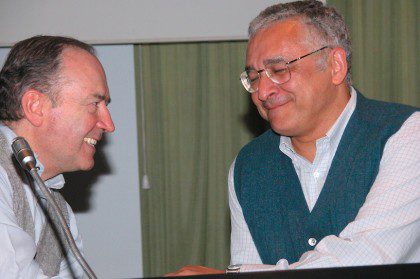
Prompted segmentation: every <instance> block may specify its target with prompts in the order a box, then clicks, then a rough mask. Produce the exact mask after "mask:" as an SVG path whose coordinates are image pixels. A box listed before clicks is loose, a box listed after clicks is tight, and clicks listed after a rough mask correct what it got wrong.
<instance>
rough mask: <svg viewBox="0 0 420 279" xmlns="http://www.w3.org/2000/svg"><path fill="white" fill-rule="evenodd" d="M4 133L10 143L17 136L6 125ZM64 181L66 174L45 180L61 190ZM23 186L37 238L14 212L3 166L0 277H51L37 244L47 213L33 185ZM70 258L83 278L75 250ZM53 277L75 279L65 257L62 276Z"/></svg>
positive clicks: (79, 244) (72, 225)
mask: <svg viewBox="0 0 420 279" xmlns="http://www.w3.org/2000/svg"><path fill="white" fill-rule="evenodd" d="M0 132H1V133H3V134H4V135H5V136H6V138H7V140H8V142H9V143H11V142H12V140H13V138H14V137H15V136H16V135H15V134H14V133H13V132H12V131H11V130H10V129H9V128H8V127H6V126H3V125H2V124H0ZM37 166H38V167H40V171H39V172H40V173H42V171H43V166H42V165H41V164H40V163H39V162H38V164H37ZM64 182H65V181H64V177H63V175H58V176H55V177H53V178H51V179H49V180H47V181H45V184H46V186H47V187H48V188H53V189H60V188H62V187H63V186H64ZM23 187H24V190H25V194H26V198H27V200H28V203H29V208H30V210H31V215H32V217H33V221H34V229H35V240H34V239H33V238H32V237H31V236H30V235H29V234H28V233H26V232H25V231H24V230H23V229H22V228H20V227H19V226H18V224H17V220H16V217H15V214H14V212H13V201H12V197H13V192H12V186H11V184H10V181H9V178H8V176H7V173H6V171H5V170H4V168H3V167H2V166H0V278H25V279H26V278H48V277H47V276H45V275H44V274H43V272H42V270H41V269H40V267H39V265H38V263H37V262H35V260H34V257H35V253H36V246H37V244H38V241H39V237H40V234H41V230H42V228H43V226H44V223H45V215H44V213H43V211H42V209H41V207H40V206H39V204H38V200H37V198H36V197H35V195H34V193H33V192H32V190H31V188H30V187H29V186H28V185H26V184H24V185H23ZM67 209H68V212H69V221H70V231H71V233H72V235H73V238H74V240H75V242H76V245H77V247H78V248H79V249H80V250H82V239H81V236H80V234H79V232H78V229H77V225H76V219H75V216H74V214H73V211H72V210H71V208H70V206H69V205H68V204H67ZM68 260H69V263H70V265H71V268H72V270H73V272H74V273H75V276H76V277H77V278H82V277H83V276H84V275H83V269H82V268H81V266H80V265H79V263H78V262H77V261H76V259H75V258H74V257H73V254H72V252H71V251H69V252H68ZM53 278H73V277H72V275H71V273H70V270H69V267H68V265H67V263H66V261H65V260H64V261H62V262H61V265H60V272H59V275H58V276H56V277H53Z"/></svg>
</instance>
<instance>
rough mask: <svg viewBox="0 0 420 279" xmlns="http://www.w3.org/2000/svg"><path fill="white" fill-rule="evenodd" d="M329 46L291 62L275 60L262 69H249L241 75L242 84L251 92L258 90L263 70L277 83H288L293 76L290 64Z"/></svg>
mask: <svg viewBox="0 0 420 279" xmlns="http://www.w3.org/2000/svg"><path fill="white" fill-rule="evenodd" d="M328 47H329V46H323V47H321V48H320V49H317V50H314V51H312V52H310V53H308V54H305V55H302V56H301V57H298V58H296V59H293V60H291V61H289V62H285V61H275V60H274V61H273V62H270V63H267V65H265V66H264V68H262V69H261V70H255V69H247V70H245V71H243V72H242V73H241V76H240V77H241V81H242V84H243V86H244V87H245V89H246V91H248V92H249V93H254V92H257V91H258V85H259V81H260V78H261V73H262V72H265V74H266V75H267V77H268V78H269V79H270V80H272V81H273V82H274V83H276V84H283V83H286V82H288V81H289V80H290V78H291V74H290V68H289V65H290V64H292V63H294V62H296V61H299V60H301V59H303V58H305V57H307V56H309V55H311V54H314V53H317V52H319V51H321V50H323V49H326V48H328Z"/></svg>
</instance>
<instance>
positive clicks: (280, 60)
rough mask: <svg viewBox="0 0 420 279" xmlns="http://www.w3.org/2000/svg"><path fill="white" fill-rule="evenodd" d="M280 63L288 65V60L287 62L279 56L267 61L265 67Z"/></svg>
mask: <svg viewBox="0 0 420 279" xmlns="http://www.w3.org/2000/svg"><path fill="white" fill-rule="evenodd" d="M280 62H284V63H287V62H288V60H286V59H285V58H284V57H283V56H277V57H273V58H268V59H265V60H264V61H263V63H264V65H268V64H274V63H280Z"/></svg>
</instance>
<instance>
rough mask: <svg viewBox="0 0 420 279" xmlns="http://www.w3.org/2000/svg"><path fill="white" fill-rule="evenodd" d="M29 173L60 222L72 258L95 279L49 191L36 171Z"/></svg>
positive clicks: (33, 169)
mask: <svg viewBox="0 0 420 279" xmlns="http://www.w3.org/2000/svg"><path fill="white" fill-rule="evenodd" d="M29 173H30V174H31V176H32V178H33V179H34V180H35V182H36V184H37V185H38V187H39V188H40V189H41V191H42V193H43V194H44V196H45V198H46V199H47V201H48V202H49V203H50V204H51V205H52V207H53V208H54V211H55V213H56V214H57V216H58V219H59V221H60V224H61V227H62V228H63V230H64V235H65V237H66V240H67V243H68V244H69V247H70V250H71V251H72V252H73V255H74V257H75V258H76V260H77V261H78V262H79V264H80V265H81V266H82V268H83V270H84V271H85V272H86V274H87V275H88V276H89V278H92V279H96V278H97V277H96V275H95V273H94V272H93V270H92V269H91V268H90V266H89V264H88V263H87V262H86V260H85V259H84V258H83V256H82V254H81V253H80V251H79V249H78V248H77V246H76V243H75V242H74V239H73V236H72V235H71V232H70V229H69V227H68V225H67V223H66V220H65V218H64V216H63V213H62V212H61V210H60V208H59V207H58V205H57V203H56V202H55V200H54V199H53V197H52V195H51V193H50V191H48V189H47V187H46V186H45V184H44V181H42V179H41V177H40V176H39V174H38V172H37V169H36V168H32V169H31V170H30V171H29Z"/></svg>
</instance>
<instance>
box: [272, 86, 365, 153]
mask: <svg viewBox="0 0 420 279" xmlns="http://www.w3.org/2000/svg"><path fill="white" fill-rule="evenodd" d="M356 101H357V93H356V90H355V89H354V88H353V87H351V88H350V100H349V101H348V102H347V105H346V107H345V108H344V110H343V112H342V113H341V114H340V116H339V117H338V119H337V120H336V121H335V123H334V125H333V126H332V127H331V128H330V130H328V132H327V133H326V135H325V137H322V138H320V139H318V140H317V141H316V142H317V143H318V142H319V141H321V140H324V139H326V140H327V141H329V142H330V146H331V147H332V148H333V150H336V149H337V147H338V144H339V143H340V140H341V137H342V135H343V133H344V130H345V128H346V126H347V123H348V122H349V120H350V117H351V115H352V114H353V112H354V110H355V108H356ZM279 148H280V150H281V151H282V152H283V153H285V154H286V155H287V156H289V157H290V156H291V155H292V154H295V151H294V149H293V145H292V141H291V139H290V137H286V136H280V146H279Z"/></svg>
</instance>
